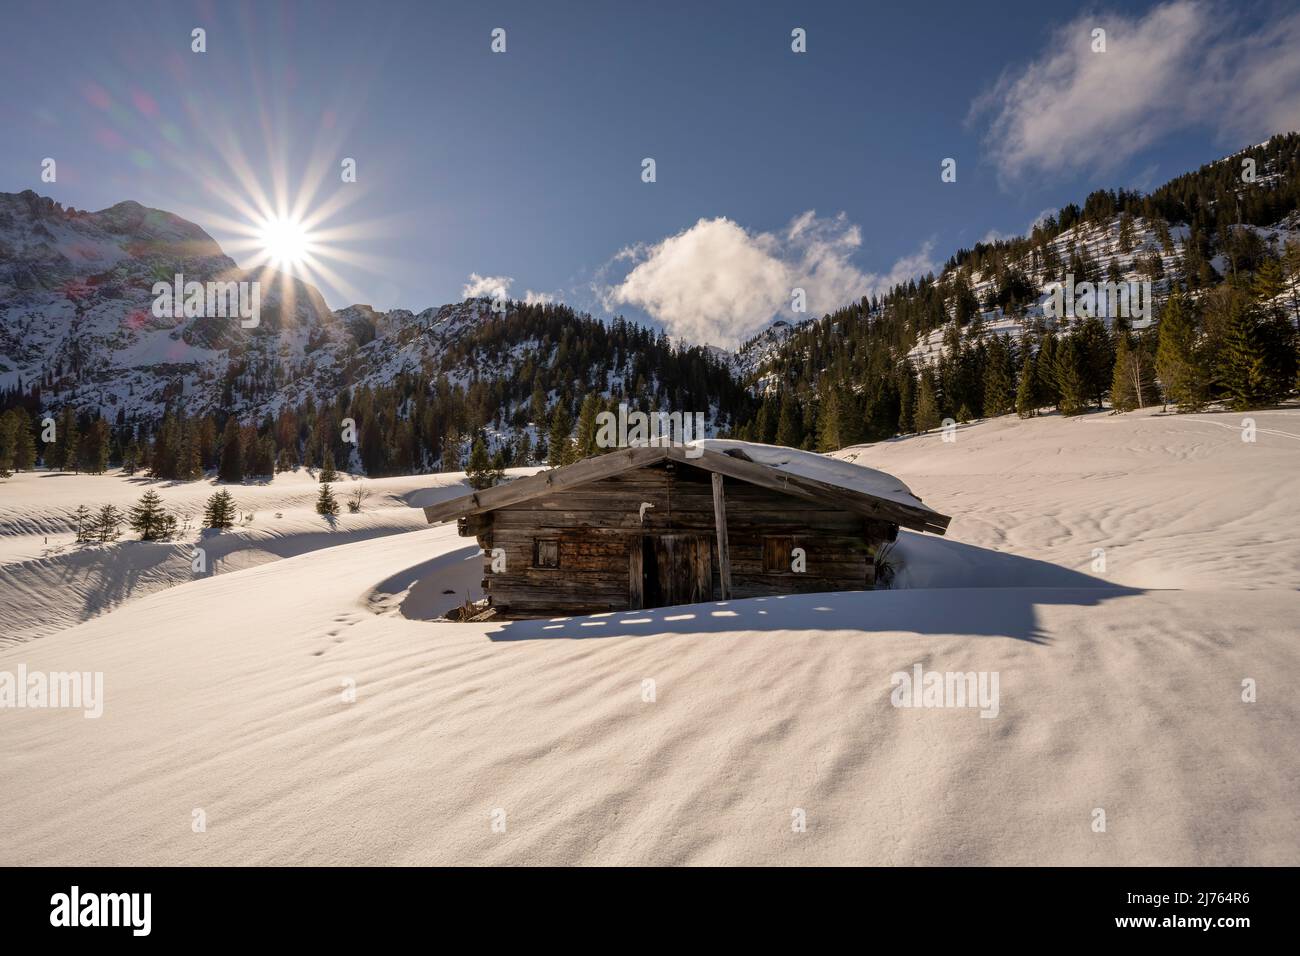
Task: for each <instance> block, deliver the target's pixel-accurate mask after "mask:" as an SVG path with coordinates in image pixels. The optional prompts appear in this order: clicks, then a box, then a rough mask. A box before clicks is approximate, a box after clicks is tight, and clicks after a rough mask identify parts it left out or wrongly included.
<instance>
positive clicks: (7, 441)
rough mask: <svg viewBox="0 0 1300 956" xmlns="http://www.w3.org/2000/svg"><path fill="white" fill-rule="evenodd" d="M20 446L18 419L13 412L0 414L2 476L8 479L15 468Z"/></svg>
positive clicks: (0, 470)
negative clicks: (16, 454)
mask: <svg viewBox="0 0 1300 956" xmlns="http://www.w3.org/2000/svg"><path fill="white" fill-rule="evenodd" d="M17 444H18V417H17V416H16V415H15V414H14V413H13V410H12V409H10V410H9V411H7V412H5V413H4V414H0V475H4V476H5V477H8V475H9V473H10V472H11V471H13V468H14V457H15V455H14V450H15V447H16V446H17Z"/></svg>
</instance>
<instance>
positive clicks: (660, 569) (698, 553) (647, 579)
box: [642, 534, 713, 607]
mask: <svg viewBox="0 0 1300 956" xmlns="http://www.w3.org/2000/svg"><path fill="white" fill-rule="evenodd" d="M643 541H644V542H645V544H644V546H643V555H642V572H643V582H644V583H643V588H642V595H643V599H644V602H645V605H644V606H645V607H669V606H671V605H674V604H698V603H700V602H701V601H711V600H713V554H712V552H711V550H710V548H709V538H708V536H707V535H698V534H662V535H653V536H646V537H645V538H644V539H643ZM652 556H653V560H651V558H652Z"/></svg>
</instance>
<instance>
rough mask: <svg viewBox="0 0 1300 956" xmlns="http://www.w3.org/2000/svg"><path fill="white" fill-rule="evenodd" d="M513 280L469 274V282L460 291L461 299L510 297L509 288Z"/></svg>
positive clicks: (503, 277) (507, 277) (474, 273)
mask: <svg viewBox="0 0 1300 956" xmlns="http://www.w3.org/2000/svg"><path fill="white" fill-rule="evenodd" d="M514 281H515V280H514V279H512V278H511V277H510V276H481V275H479V274H478V273H477V272H471V273H470V274H469V281H468V282H466V283H465V284H464V285H463V286H461V289H460V295H461V298H462V299H477V298H479V297H480V296H487V297H489V298H496V297H497V296H498V295H500V297H501V298H505V297H507V296H508V295H510V286H511V284H512V283H513V282H514Z"/></svg>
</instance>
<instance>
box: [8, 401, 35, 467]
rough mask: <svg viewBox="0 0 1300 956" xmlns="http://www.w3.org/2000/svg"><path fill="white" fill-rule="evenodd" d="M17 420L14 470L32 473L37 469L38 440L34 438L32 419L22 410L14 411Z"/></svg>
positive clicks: (16, 409)
mask: <svg viewBox="0 0 1300 956" xmlns="http://www.w3.org/2000/svg"><path fill="white" fill-rule="evenodd" d="M12 412H13V414H14V418H15V430H14V470H15V471H31V470H32V469H33V468H35V467H36V439H35V438H34V437H33V436H32V424H31V419H29V418H28V417H27V411H26V410H25V409H22V408H15V409H12Z"/></svg>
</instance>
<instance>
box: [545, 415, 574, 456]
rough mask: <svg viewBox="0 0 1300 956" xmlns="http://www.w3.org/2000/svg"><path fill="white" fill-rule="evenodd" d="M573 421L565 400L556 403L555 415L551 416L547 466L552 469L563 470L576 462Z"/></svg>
mask: <svg viewBox="0 0 1300 956" xmlns="http://www.w3.org/2000/svg"><path fill="white" fill-rule="evenodd" d="M572 434H573V419H571V418H570V417H569V410H568V408H567V407H565V403H564V401H563V400H560V401H558V402H556V403H555V414H554V415H552V416H551V432H550V436H549V437H548V439H547V447H548V448H549V450H550V455H549V457H548V458H547V464H548V465H550V466H551V467H552V468H561V467H563V466H564V465H567V464H569V463H570V462H572V461H573V460H574V457H573V456H574V447H573V439H572V438H571V437H570V436H571V435H572Z"/></svg>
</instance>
